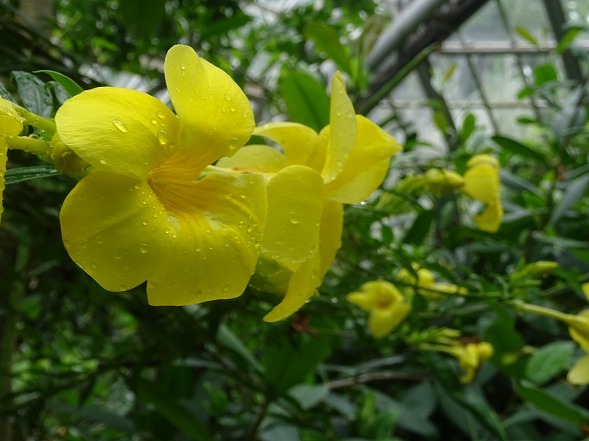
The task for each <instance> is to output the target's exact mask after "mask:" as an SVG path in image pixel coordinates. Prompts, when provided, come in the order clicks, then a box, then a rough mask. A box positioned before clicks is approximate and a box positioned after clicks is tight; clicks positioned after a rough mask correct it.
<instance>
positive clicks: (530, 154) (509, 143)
mask: <svg viewBox="0 0 589 441" xmlns="http://www.w3.org/2000/svg"><path fill="white" fill-rule="evenodd" d="M491 139H492V140H493V141H495V143H497V144H499V145H500V146H501V147H503V148H504V149H505V150H507V151H509V152H511V153H513V154H514V155H518V156H521V157H523V158H528V159H533V160H534V161H540V162H542V163H544V162H545V158H544V156H543V155H541V154H540V153H538V152H537V151H536V150H532V149H531V148H530V147H528V146H527V145H524V144H522V143H521V142H519V141H516V140H515V139H512V138H508V137H506V136H501V135H495V136H492V137H491Z"/></svg>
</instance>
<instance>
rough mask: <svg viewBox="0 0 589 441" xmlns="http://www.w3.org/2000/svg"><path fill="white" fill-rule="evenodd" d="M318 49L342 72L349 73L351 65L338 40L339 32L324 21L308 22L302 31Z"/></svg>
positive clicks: (345, 51) (344, 49)
mask: <svg viewBox="0 0 589 441" xmlns="http://www.w3.org/2000/svg"><path fill="white" fill-rule="evenodd" d="M304 35H305V37H306V38H308V39H309V40H311V41H312V42H313V44H314V45H315V47H316V48H317V50H318V51H320V52H324V53H325V55H327V57H328V58H329V59H331V60H333V62H334V63H335V64H336V65H337V67H339V68H340V69H341V70H343V71H344V72H346V73H348V74H351V73H352V67H351V63H350V57H349V55H348V52H347V50H346V48H345V47H344V46H343V45H342V44H341V42H340V33H339V32H337V31H336V30H335V29H334V28H332V27H331V26H329V25H327V24H325V23H310V24H308V25H307V27H306V28H305V31H304Z"/></svg>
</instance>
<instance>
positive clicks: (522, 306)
mask: <svg viewBox="0 0 589 441" xmlns="http://www.w3.org/2000/svg"><path fill="white" fill-rule="evenodd" d="M513 306H514V307H515V308H516V309H519V310H521V311H525V312H531V313H532V314H538V315H543V316H545V317H550V318H553V319H556V320H560V321H562V322H565V323H570V322H571V319H572V318H573V316H571V315H569V314H565V313H563V312H560V311H556V310H554V309H550V308H545V307H544V306H538V305H532V304H530V303H521V302H513Z"/></svg>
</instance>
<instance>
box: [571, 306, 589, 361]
mask: <svg viewBox="0 0 589 441" xmlns="http://www.w3.org/2000/svg"><path fill="white" fill-rule="evenodd" d="M567 318H568V320H566V323H567V324H568V325H569V334H571V337H572V338H573V340H575V341H576V342H577V343H578V344H579V346H581V347H582V348H583V350H584V351H585V352H589V309H585V310H584V311H581V312H580V313H578V314H577V315H572V316H571V315H567Z"/></svg>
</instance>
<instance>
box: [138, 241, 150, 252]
mask: <svg viewBox="0 0 589 441" xmlns="http://www.w3.org/2000/svg"><path fill="white" fill-rule="evenodd" d="M139 253H140V254H147V253H149V246H148V245H147V244H145V243H142V244H141V245H140V246H139Z"/></svg>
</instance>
